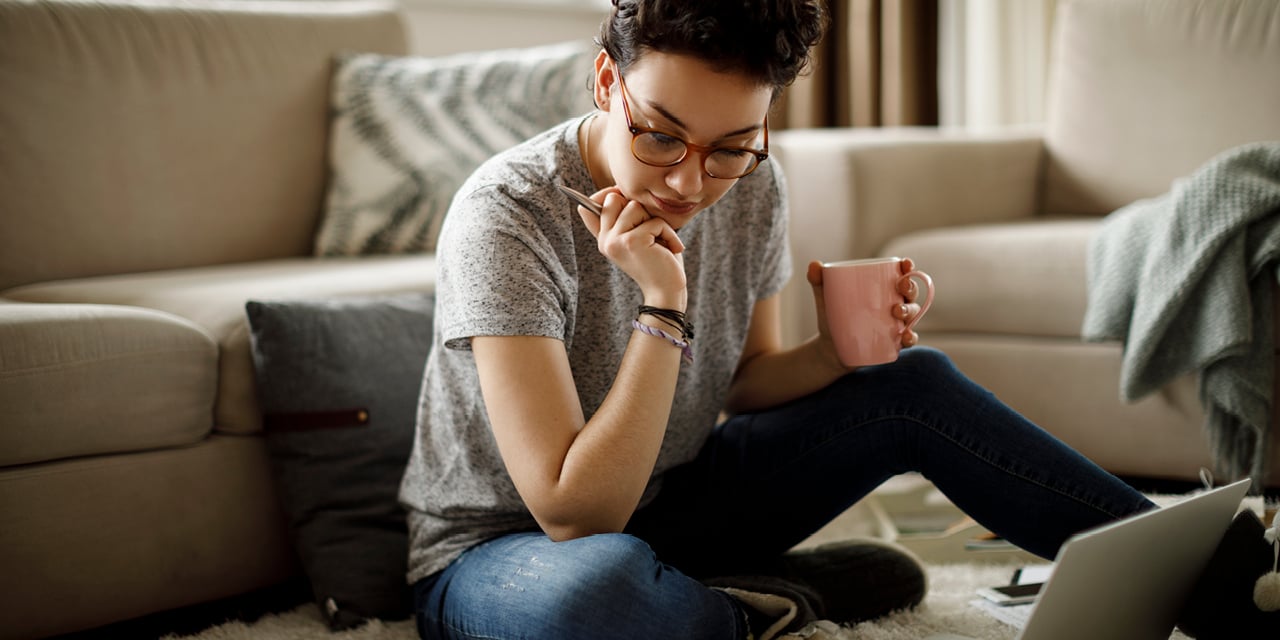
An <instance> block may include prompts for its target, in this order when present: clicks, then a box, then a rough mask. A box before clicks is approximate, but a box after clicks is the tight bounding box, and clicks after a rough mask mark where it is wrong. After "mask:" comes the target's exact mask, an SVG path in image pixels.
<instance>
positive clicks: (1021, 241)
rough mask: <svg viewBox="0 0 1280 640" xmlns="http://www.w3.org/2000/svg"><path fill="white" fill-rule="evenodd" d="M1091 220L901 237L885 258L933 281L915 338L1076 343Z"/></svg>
mask: <svg viewBox="0 0 1280 640" xmlns="http://www.w3.org/2000/svg"><path fill="white" fill-rule="evenodd" d="M1099 222H1100V219H1098V218H1076V219H1063V218H1057V219H1053V218H1042V219H1038V220H1035V221H1032V222H1020V223H1010V224H993V225H968V226H959V227H948V228H940V229H932V230H928V231H922V232H918V233H912V234H908V235H904V236H901V237H899V238H897V239H896V240H894V241H893V242H891V243H889V244H888V245H887V246H886V247H885V250H884V254H885V255H896V256H903V257H909V258H911V259H913V260H915V262H916V265H917V266H918V267H919V268H920V269H922V270H924V271H926V272H928V273H929V275H931V276H932V277H933V282H934V285H935V287H936V290H937V293H936V295H935V297H934V300H933V307H932V308H931V309H929V312H928V313H927V314H925V317H924V318H923V319H921V321H920V324H919V325H918V326H917V328H918V329H919V331H920V332H921V333H955V332H964V333H987V334H1012V335H1024V336H1053V337H1068V338H1076V337H1079V336H1080V325H1081V323H1082V322H1083V320H1084V312H1085V306H1086V303H1087V295H1086V294H1087V289H1086V287H1087V283H1086V281H1085V255H1086V253H1087V251H1088V248H1089V239H1090V238H1091V237H1092V235H1093V233H1094V231H1095V230H1096V229H1097V228H1098V224H1099Z"/></svg>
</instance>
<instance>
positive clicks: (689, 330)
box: [637, 304, 693, 341]
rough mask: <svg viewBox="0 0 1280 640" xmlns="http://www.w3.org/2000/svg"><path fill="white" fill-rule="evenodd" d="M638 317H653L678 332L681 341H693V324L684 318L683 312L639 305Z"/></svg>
mask: <svg viewBox="0 0 1280 640" xmlns="http://www.w3.org/2000/svg"><path fill="white" fill-rule="evenodd" d="M637 315H638V316H653V317H655V318H657V319H659V320H661V321H662V322H664V323H666V324H667V325H668V326H670V327H672V328H674V329H676V330H677V331H679V332H680V337H681V339H682V340H686V341H688V340H693V323H692V322H689V320H688V319H687V318H685V315H684V312H683V311H676V310H675V309H663V308H660V307H651V306H649V305H647V304H642V305H640V310H639V312H638V313H637Z"/></svg>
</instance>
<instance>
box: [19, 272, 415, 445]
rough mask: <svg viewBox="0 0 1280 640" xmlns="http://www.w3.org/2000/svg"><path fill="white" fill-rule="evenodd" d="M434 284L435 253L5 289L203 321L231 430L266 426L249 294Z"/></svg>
mask: <svg viewBox="0 0 1280 640" xmlns="http://www.w3.org/2000/svg"><path fill="white" fill-rule="evenodd" d="M434 289H435V257H434V256H430V255H414V256H373V257H364V258H359V259H355V258H325V259H318V258H290V259H284V260H269V261H263V262H255V263H245V264H233V265H223V266H217V267H202V268H197V269H179V270H174V271H158V272H154V273H142V274H135V275H121V276H104V277H100V278H83V279H78V280H65V281H61V282H50V283H45V284H37V285H29V286H25V287H19V288H16V289H10V290H8V291H5V292H2V293H0V295H3V296H4V297H7V298H10V299H15V300H22V301H27V302H92V303H99V304H121V305H133V306H139V307H148V308H151V309H159V310H161V311H166V312H168V313H172V314H174V315H177V316H181V317H184V318H186V319H188V320H191V321H193V322H194V323H195V324H197V325H199V326H200V327H201V328H202V329H203V330H204V331H205V332H207V333H208V334H209V335H211V336H213V339H214V340H216V341H217V343H218V348H219V352H220V357H219V358H218V361H217V364H216V365H212V366H216V370H217V372H218V373H217V376H218V377H217V385H218V395H217V403H216V405H215V407H214V425H215V428H216V429H217V430H218V431H222V432H227V433H242V434H243V433H255V432H258V431H260V430H261V428H262V418H261V414H260V413H259V411H258V405H257V398H256V395H255V393H254V388H253V363H252V362H251V361H250V359H249V326H248V323H247V322H246V321H245V316H244V303H245V301H246V300H248V299H250V298H260V299H267V298H270V299H286V298H316V297H326V296H344V295H361V294H370V295H371V294H378V293H395V292H405V291H421V292H427V291H433V290H434Z"/></svg>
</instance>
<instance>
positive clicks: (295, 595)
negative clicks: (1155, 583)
mask: <svg viewBox="0 0 1280 640" xmlns="http://www.w3.org/2000/svg"><path fill="white" fill-rule="evenodd" d="M1129 482H1130V484H1133V485H1134V486H1135V487H1137V488H1138V489H1140V490H1143V491H1147V492H1154V493H1184V492H1186V491H1188V490H1190V489H1194V488H1195V487H1194V486H1190V485H1189V484H1187V483H1175V484H1169V483H1159V482H1152V481H1142V480H1136V481H1135V480H1129ZM931 489H932V487H931V485H929V484H928V483H927V481H924V480H923V479H922V478H919V477H916V476H910V475H908V476H903V477H900V478H895V479H894V480H891V481H890V482H889V483H887V484H886V485H884V486H883V487H881V488H880V489H879V490H878V491H877V493H876V495H875V496H874V499H873V500H872V499H869V500H865V501H863V502H861V503H859V504H858V505H855V506H854V507H853V508H852V509H850V510H849V511H847V512H845V513H844V514H842V515H841V516H840V517H838V518H836V519H835V520H834V521H833V522H832V523H831V524H829V525H827V526H826V527H824V528H823V529H822V530H820V531H818V532H817V533H815V534H814V535H813V536H811V537H810V538H809V539H808V540H805V541H804V542H802V543H801V546H814V545H818V544H822V543H823V542H829V541H834V540H841V539H847V538H849V537H853V536H859V537H877V538H881V539H891V540H895V541H896V542H898V543H899V544H902V545H903V546H906V547H907V548H908V549H911V550H912V551H913V552H915V553H916V554H917V555H918V556H920V557H921V559H922V560H924V561H925V562H926V563H941V562H953V561H960V562H973V561H977V560H982V559H989V560H991V561H992V562H998V563H1006V562H1012V561H1014V560H1015V559H1016V558H1017V554H1024V555H1026V557H1027V558H1028V559H1034V558H1033V557H1031V556H1029V554H1025V552H1021V551H1018V550H1009V549H1003V548H997V549H996V550H994V551H981V552H974V551H970V550H966V549H965V543H966V542H967V541H969V540H971V539H972V538H973V537H974V536H976V535H977V534H979V533H980V532H981V529H980V527H978V528H975V527H976V525H973V526H968V525H962V524H960V523H961V520H960V518H961V517H962V515H963V514H959V513H958V511H954V507H949V506H948V505H949V503H945V504H944V503H943V502H940V500H941V501H945V498H941V497H940V494H936V490H931ZM904 514H905V516H906V517H902V516H904ZM895 518H896V519H897V520H896V521H895ZM921 518H923V519H924V520H932V523H926V525H924V526H916V525H919V524H920V522H921ZM904 522H908V523H913V524H912V526H916V529H917V530H916V531H914V532H910V531H908V532H904V531H902V530H900V529H899V525H902V524H903V523H904ZM937 522H944V523H949V524H957V525H959V526H958V528H956V529H955V530H954V531H951V532H949V533H948V532H946V531H945V530H943V531H932V532H931V531H930V530H929V528H930V527H931V526H935V525H936V523H937ZM310 599H311V594H310V590H309V588H308V586H307V584H306V581H305V580H303V579H297V580H294V581H291V582H288V583H285V584H281V585H276V586H274V587H270V588H267V589H263V590H260V591H256V592H252V593H248V594H244V595H241V596H237V597H233V598H228V599H226V600H220V601H216V602H211V603H205V604H201V605H196V606H192V607H185V608H182V609H177V610H174V611H166V612H161V613H157V614H153V615H150V616H146V617H143V618H139V619H135V620H129V621H125V622H121V623H117V624H112V625H108V626H105V627H100V628H97V629H92V630H89V631H83V632H78V633H73V634H67V635H63V636H58V640H105V639H107V638H111V639H116V638H131V639H139V640H145V639H148V638H160V637H163V636H166V635H171V634H177V635H189V634H193V633H196V632H198V631H201V630H203V629H207V628H209V627H211V626H214V625H217V624H220V623H222V622H225V621H228V620H244V621H252V620H256V619H258V618H260V617H262V616H263V615H266V614H268V613H276V612H281V611H287V610H290V609H293V608H296V607H297V606H298V605H299V604H302V603H304V602H308V601H310Z"/></svg>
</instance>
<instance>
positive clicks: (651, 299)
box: [644, 290, 689, 313]
mask: <svg viewBox="0 0 1280 640" xmlns="http://www.w3.org/2000/svg"><path fill="white" fill-rule="evenodd" d="M644 304H645V305H646V306H649V307H657V308H659V309H671V310H673V311H679V312H681V313H684V311H685V307H687V306H688V304H689V303H688V295H687V294H686V293H685V291H684V290H681V291H680V292H678V293H655V294H652V295H650V294H645V295H644Z"/></svg>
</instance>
